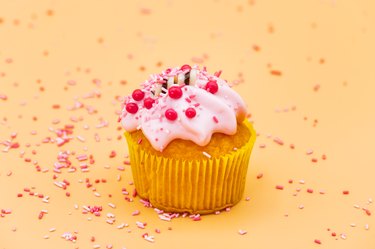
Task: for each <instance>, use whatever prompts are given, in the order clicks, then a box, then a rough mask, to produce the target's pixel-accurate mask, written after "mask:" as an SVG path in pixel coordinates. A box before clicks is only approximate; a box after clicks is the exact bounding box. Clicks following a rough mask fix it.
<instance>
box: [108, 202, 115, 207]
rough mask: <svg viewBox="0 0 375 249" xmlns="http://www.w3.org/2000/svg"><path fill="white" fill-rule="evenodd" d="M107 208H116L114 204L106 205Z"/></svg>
mask: <svg viewBox="0 0 375 249" xmlns="http://www.w3.org/2000/svg"><path fill="white" fill-rule="evenodd" d="M108 206H110V207H111V208H116V205H115V204H113V203H111V202H110V203H108Z"/></svg>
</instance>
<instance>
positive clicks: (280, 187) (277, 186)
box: [276, 185, 284, 190]
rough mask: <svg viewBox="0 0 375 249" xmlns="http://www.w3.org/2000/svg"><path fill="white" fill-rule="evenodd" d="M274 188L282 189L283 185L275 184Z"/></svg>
mask: <svg viewBox="0 0 375 249" xmlns="http://www.w3.org/2000/svg"><path fill="white" fill-rule="evenodd" d="M276 189H278V190H283V189H284V186H282V185H276Z"/></svg>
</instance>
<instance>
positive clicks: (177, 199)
mask: <svg viewBox="0 0 375 249" xmlns="http://www.w3.org/2000/svg"><path fill="white" fill-rule="evenodd" d="M245 125H246V126H247V127H248V128H249V129H250V131H251V137H250V139H249V141H248V142H247V143H246V144H244V145H243V146H242V147H241V148H238V149H237V150H236V151H232V152H230V153H227V154H225V155H221V156H220V157H218V158H214V157H212V158H207V159H206V158H205V159H200V160H184V159H172V158H165V157H162V156H157V155H153V154H150V153H149V152H146V151H144V150H143V149H142V148H141V146H139V144H138V143H137V142H136V141H133V139H132V137H131V135H130V134H129V133H127V132H126V133H125V137H126V139H127V142H128V147H129V154H130V161H131V169H132V174H133V178H134V184H135V187H136V189H137V193H138V195H139V196H140V197H141V198H143V199H147V200H149V201H150V203H151V205H152V206H153V207H156V208H158V209H161V210H164V211H166V212H179V213H184V212H186V213H191V214H208V213H213V212H215V211H219V210H223V209H225V208H227V207H231V206H233V205H235V204H236V203H237V202H239V201H240V199H241V198H242V196H243V192H244V188H245V182H246V174H247V168H248V165H249V159H250V155H251V151H252V148H253V146H254V143H255V138H256V133H255V131H254V129H253V127H252V125H251V124H250V123H249V122H245Z"/></svg>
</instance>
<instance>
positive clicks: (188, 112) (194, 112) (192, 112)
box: [185, 107, 197, 118]
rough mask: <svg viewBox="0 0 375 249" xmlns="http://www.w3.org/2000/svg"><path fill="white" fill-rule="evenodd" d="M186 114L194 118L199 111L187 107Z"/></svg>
mask: <svg viewBox="0 0 375 249" xmlns="http://www.w3.org/2000/svg"><path fill="white" fill-rule="evenodd" d="M185 115H186V117H188V118H194V117H195V115H197V112H196V111H195V109H194V108H191V107H189V108H188V109H186V111H185Z"/></svg>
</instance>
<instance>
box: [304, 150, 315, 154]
mask: <svg viewBox="0 0 375 249" xmlns="http://www.w3.org/2000/svg"><path fill="white" fill-rule="evenodd" d="M312 153H314V151H313V150H312V149H308V150H307V151H306V155H311V154H312Z"/></svg>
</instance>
